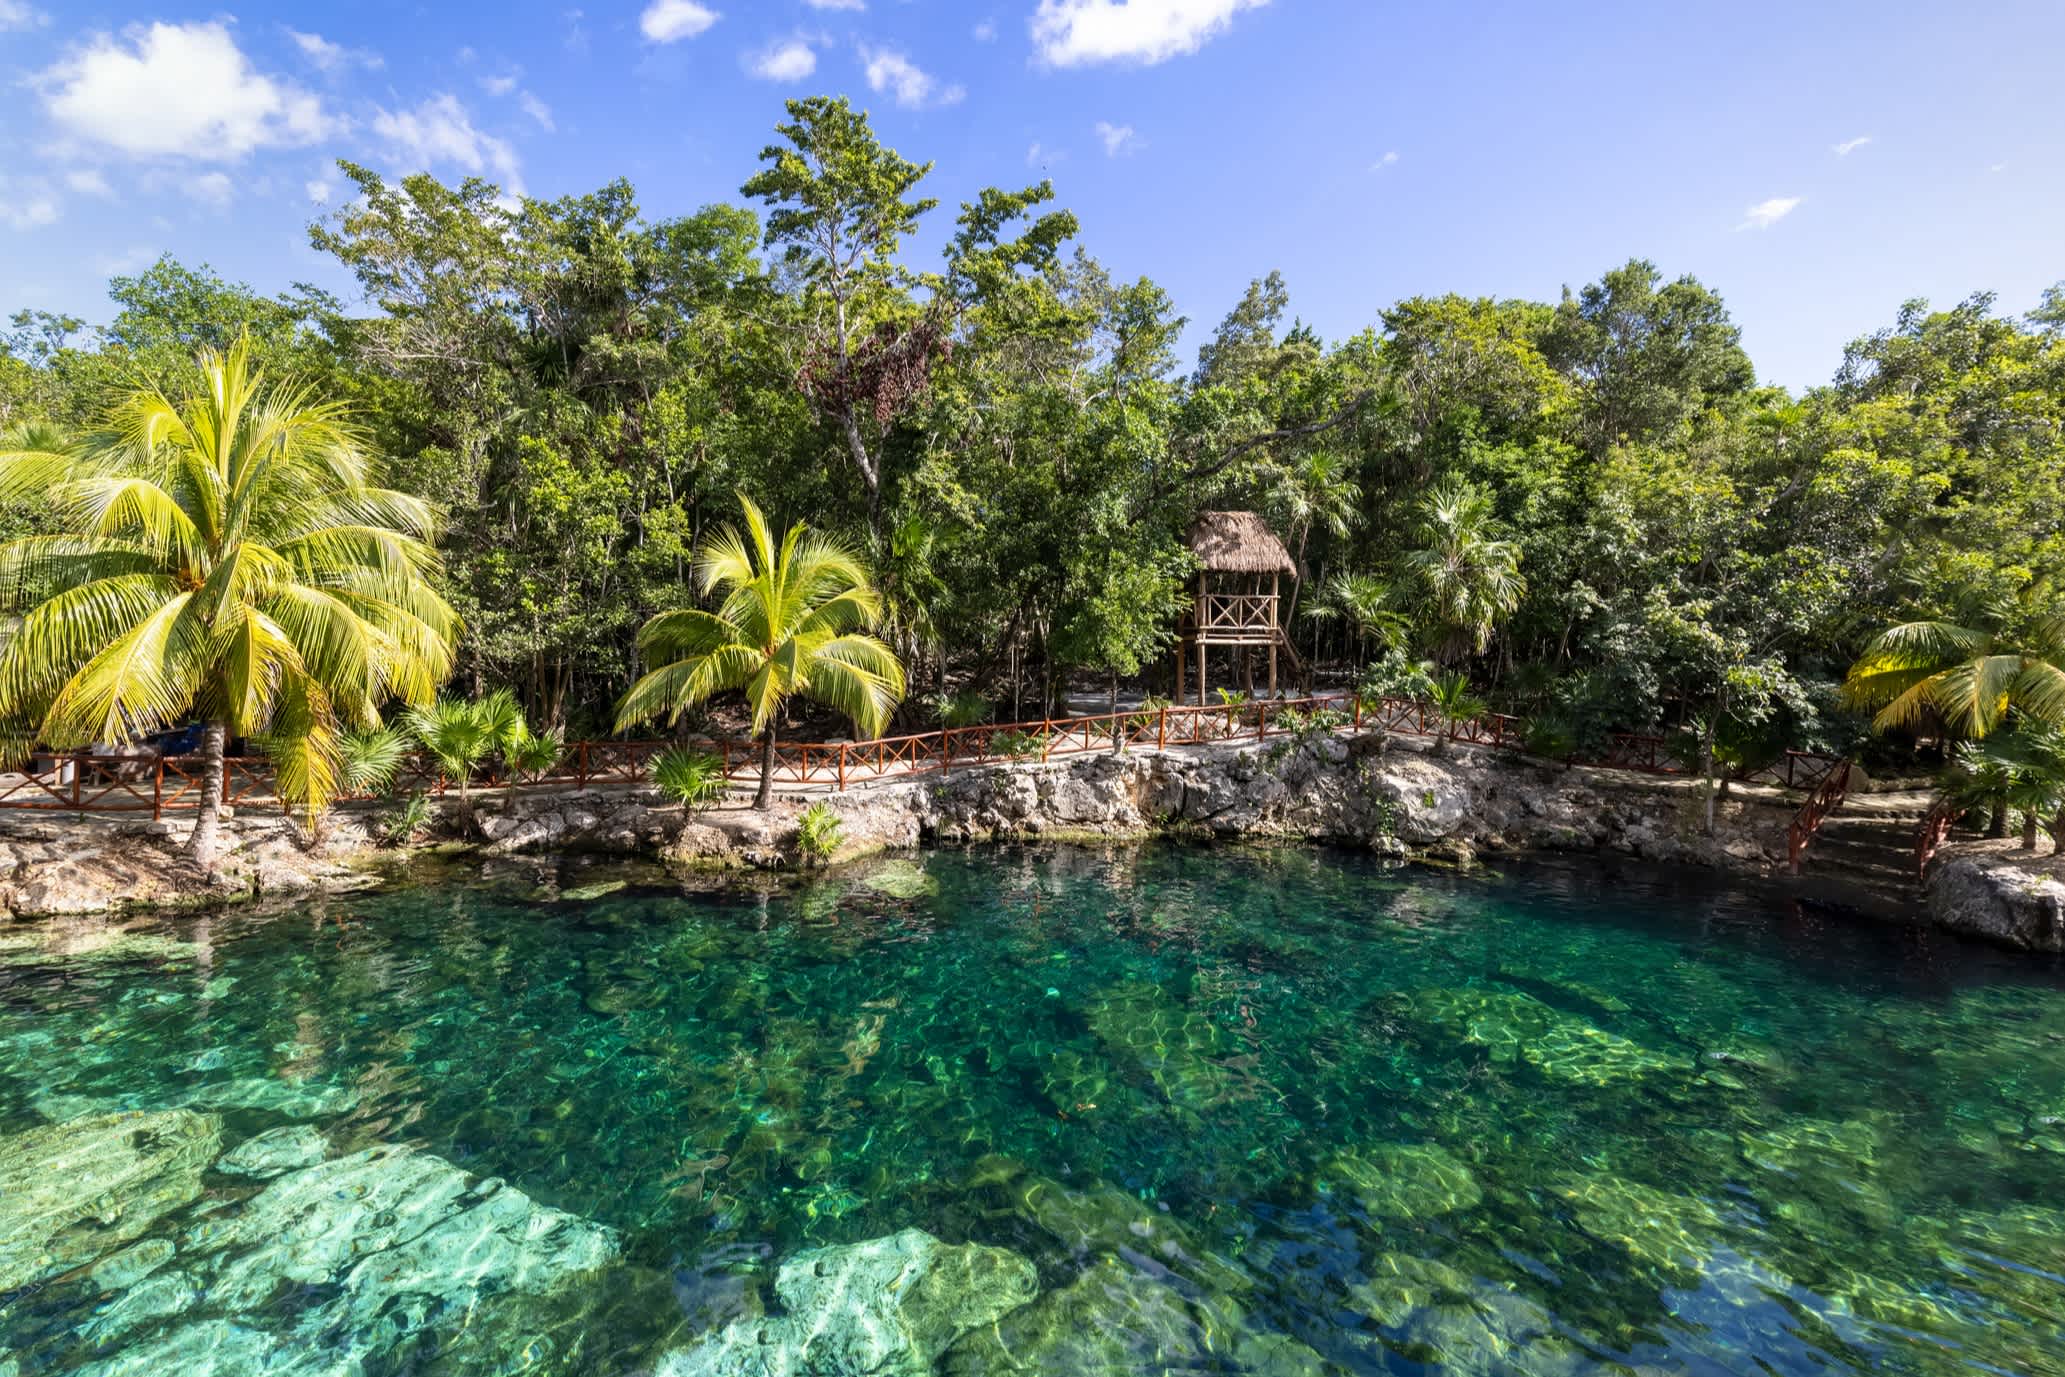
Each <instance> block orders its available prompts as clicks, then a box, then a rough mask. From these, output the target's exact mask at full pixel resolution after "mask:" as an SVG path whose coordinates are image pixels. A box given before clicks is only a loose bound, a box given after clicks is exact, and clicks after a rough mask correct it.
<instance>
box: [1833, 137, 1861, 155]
mask: <svg viewBox="0 0 2065 1377" xmlns="http://www.w3.org/2000/svg"><path fill="white" fill-rule="evenodd" d="M1870 142H1871V135H1869V134H1860V135H1858V136H1857V137H1856V138H1854V139H1844V140H1843V141H1842V142H1841V143H1839V144H1832V145H1830V147H1829V152H1831V153H1833V154H1835V155H1836V156H1837V157H1838V158H1847V157H1849V156H1850V155H1851V154H1852V153H1855V152H1856V151H1857V150H1858V149H1860V148H1862V147H1864V146H1865V145H1866V144H1868V143H1870Z"/></svg>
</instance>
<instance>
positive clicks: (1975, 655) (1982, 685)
mask: <svg viewBox="0 0 2065 1377" xmlns="http://www.w3.org/2000/svg"><path fill="white" fill-rule="evenodd" d="M1843 694H1844V696H1845V697H1846V698H1847V699H1848V700H1849V701H1850V702H1851V703H1853V704H1855V705H1856V706H1858V707H1863V708H1873V709H1876V710H1877V716H1876V717H1874V718H1873V719H1872V725H1873V726H1875V727H1876V728H1878V729H1879V730H1880V731H1892V730H1895V729H1903V728H1913V727H1916V726H1920V725H1923V724H1924V723H1927V722H1929V721H1931V720H1932V719H1933V720H1935V721H1939V722H1941V723H1942V724H1943V726H1944V727H1945V728H1946V729H1948V730H1949V731H1950V732H1952V733H1954V734H1955V735H1958V736H1966V737H1973V738H1978V737H1983V736H1985V735H1987V734H1988V733H1989V732H1992V731H1994V730H1996V729H1997V728H1998V727H1999V726H2000V725H2001V723H2002V722H2003V721H2004V720H2005V719H2006V718H2007V716H2008V712H2009V710H2010V709H2014V710H2017V711H2019V712H2021V713H2023V714H2026V715H2027V716H2029V717H2033V718H2036V719H2038V720H2039V721H2044V722H2053V723H2065V620H2060V619H2055V618H2054V619H2049V620H2045V621H2039V622H2038V623H2037V624H2036V625H2035V627H2034V628H2033V630H2032V631H2031V632H2030V633H2029V634H2027V635H2025V636H2010V635H2007V634H2005V633H2001V632H1994V631H1986V630H1980V629H1977V628H1974V627H1968V626H1958V625H1955V624H1953V623H1951V622H1945V621H1919V622H1906V623H1903V624H1902V625H1899V626H1894V627H1889V628H1888V629H1887V630H1885V631H1883V632H1881V633H1880V634H1879V635H1878V637H1877V638H1876V639H1874V640H1873V641H1872V643H1871V644H1870V645H1868V646H1866V647H1865V650H1864V654H1863V655H1861V656H1859V657H1858V659H1857V662H1856V663H1855V664H1853V665H1852V666H1850V673H1849V676H1848V677H1847V678H1846V679H1845V680H1844V682H1843Z"/></svg>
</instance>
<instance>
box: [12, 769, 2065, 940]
mask: <svg viewBox="0 0 2065 1377" xmlns="http://www.w3.org/2000/svg"><path fill="white" fill-rule="evenodd" d="M819 800H822V801H823V802H825V803H826V804H827V805H828V806H829V807H830V808H831V809H832V810H833V811H834V812H836V813H837V814H838V816H839V818H840V822H841V828H840V836H839V846H838V850H837V852H836V854H835V856H834V857H833V859H834V860H835V861H843V860H850V859H854V858H856V857H859V856H863V855H867V854H870V853H874V852H878V851H883V850H892V849H902V848H909V847H915V846H920V845H925V844H952V843H968V842H981V841H989V840H1026V839H1047V840H1055V841H1076V842H1083V841H1111V840H1133V839H1143V838H1148V837H1153V836H1158V835H1169V834H1176V835H1190V836H1200V837H1215V838H1238V839H1250V840H1270V841H1285V842H1321V843H1329V844H1336V845H1345V846H1354V847H1359V848H1367V849H1372V850H1375V851H1378V852H1380V853H1382V854H1385V855H1389V856H1394V857H1397V858H1399V859H1401V860H1407V859H1422V860H1435V861H1442V862H1449V863H1461V864H1468V863H1470V862H1472V861H1474V860H1477V859H1479V858H1483V857H1488V856H1494V855H1501V854H1515V853H1528V852H1551V853H1605V854H1612V855H1618V856H1625V857H1630V858H1634V859H1638V860H1642V861H1648V862H1653V863H1661V864H1673V865H1690V866H1699V867H1706V868H1713V869H1719V870H1726V871H1731V872H1734V873H1737V874H1742V875H1749V876H1769V875H1775V874H1779V873H1781V872H1783V871H1784V869H1785V865H1786V827H1787V825H1788V823H1789V822H1790V821H1791V819H1792V816H1793V812H1794V810H1795V807H1796V804H1795V802H1794V801H1793V800H1791V799H1790V798H1787V797H1785V796H1783V795H1780V794H1777V793H1775V792H1772V791H1768V790H1746V791H1740V792H1738V793H1737V794H1736V795H1735V796H1733V797H1726V798H1724V799H1723V800H1722V801H1721V803H1720V805H1719V808H1718V810H1717V818H1716V826H1715V829H1714V832H1713V834H1712V835H1707V834H1706V832H1705V831H1704V829H1703V827H1702V826H1701V819H1700V816H1699V807H1698V802H1697V796H1696V792H1695V791H1694V790H1693V789H1692V788H1690V787H1688V785H1687V783H1686V782H1684V781H1676V780H1669V779H1658V778H1653V777H1648V776H1643V775H1636V774H1631V773H1627V772H1621V771H1608V770H1595V769H1587V768H1583V767H1563V766H1557V765H1553V764H1549V763H1546V762H1539V761H1532V760H1526V759H1520V758H1516V757H1514V756H1511V755H1508V754H1499V753H1493V752H1489V751H1480V750H1476V749H1473V748H1468V747H1456V748H1454V749H1452V750H1451V751H1449V752H1446V753H1443V752H1436V751H1430V750H1428V749H1426V748H1425V747H1424V745H1423V744H1422V743H1418V742H1413V743H1410V744H1407V743H1401V742H1398V741H1395V740H1393V741H1387V740H1386V739H1384V738H1382V737H1379V736H1363V737H1344V736H1338V735H1330V734H1314V735H1309V736H1306V737H1302V738H1299V737H1290V736H1286V737H1280V738H1277V739H1275V740H1271V741H1262V742H1257V741H1242V742H1237V743H1234V742H1229V743H1222V744H1220V745H1216V746H1209V747H1201V748H1187V749H1183V750H1172V751H1153V750H1143V751H1134V752H1130V753H1127V754H1123V755H1106V754H1094V755H1076V756H1069V757H1065V758H1061V759H1056V760H1054V761H1051V762H1048V763H1044V764H1043V763H1039V762H1029V763H1024V764H1015V765H995V766H985V767H978V768H973V769H964V770H956V771H955V772H954V773H953V774H952V775H937V774H934V775H925V776H920V777H916V778H912V779H907V780H887V781H881V782H877V783H873V784H870V785H868V786H866V787H860V788H855V789H853V790H851V791H850V792H847V793H843V794H840V793H827V792H818V791H813V792H810V793H798V794H784V795H781V796H779V797H778V799H777V806H776V808H775V809H774V810H773V811H772V812H769V813H760V812H756V811H754V810H752V809H750V808H747V807H744V806H740V805H737V804H733V805H729V806H723V807H719V808H715V809H711V810H708V811H705V812H699V813H697V814H696V815H694V816H693V817H689V816H685V815H684V814H683V812H682V810H681V809H680V808H679V807H678V806H675V805H671V804H668V803H667V802H666V801H665V800H664V799H662V798H661V797H660V795H658V794H657V792H655V791H654V790H652V789H650V788H644V787H623V786H619V787H615V788H588V789H567V790H536V791H526V792H508V793H503V794H499V795H498V794H494V793H488V794H485V795H482V796H480V797H479V798H478V799H477V800H476V814H477V818H476V821H477V831H476V833H475V835H474V836H473V837H471V838H470V839H468V840H466V841H463V842H462V841H460V840H458V839H456V838H453V837H450V836H447V837H445V838H444V839H442V840H432V841H430V842H428V843H426V844H419V845H415V846H412V847H409V848H402V849H392V848H383V847H382V846H380V845H379V844H378V843H377V842H376V840H375V836H376V833H377V831H378V826H377V816H376V815H377V810H375V809H370V808H365V807H357V808H346V809H340V810H338V812H337V813H335V814H334V815H333V816H332V817H331V818H330V819H329V820H328V821H327V822H326V825H325V828H324V830H323V832H322V834H321V835H320V836H318V837H315V838H309V837H307V836H306V835H304V834H303V833H302V831H301V830H300V829H299V827H298V826H296V825H295V824H294V823H293V822H292V821H291V820H289V819H287V818H285V817H283V816H282V815H280V814H279V813H278V812H277V811H276V810H274V809H272V808H270V807H266V808H263V809H259V810H254V811H249V812H246V813H244V814H241V815H239V816H237V817H235V818H233V819H230V820H229V821H228V823H227V825H226V832H227V834H228V837H229V839H230V843H231V849H230V850H229V853H228V855H227V857H226V860H225V862H224V865H223V867H222V870H221V873H220V874H219V876H218V877H217V879H216V882H215V883H213V884H210V883H209V882H208V881H207V879H206V878H205V877H203V876H202V875H201V874H199V873H198V872H197V871H195V870H194V869H193V868H192V867H191V866H189V865H187V864H186V863H185V862H184V860H183V859H182V858H181V857H180V856H179V854H178V843H179V841H180V839H181V835H182V834H183V832H184V830H185V824H181V823H164V824H150V823H124V822H121V821H114V820H109V819H105V818H85V819H79V818H74V817H71V816H68V815H55V816H51V815H43V816H41V817H37V818H31V819H29V820H27V821H24V820H21V819H20V818H4V819H0V905H4V907H5V909H6V910H7V912H8V913H9V914H11V915H12V916H13V917H16V918H39V917H49V916H57V915H67V914H86V913H99V912H108V911H112V910H120V909H124V908H135V907H159V908H165V907H193V906H205V905H212V904H219V903H224V902H230V901H235V900H241V899H249V898H256V897H267V898H276V897H292V896H295V895H303V894H311V893H336V892H345V891H351V890H356V889H363V888H368V887H372V886H375V885H378V884H380V883H382V882H383V881H384V880H385V879H386V878H387V876H388V875H389V874H390V873H391V872H392V871H393V869H394V868H395V867H396V866H397V865H398V864H400V863H402V862H404V861H406V860H408V859H409V858H410V857H412V856H417V855H421V854H424V853H426V852H435V851H445V852H454V853H467V854H477V855H482V856H487V857H494V856H514V855H521V854H536V853H552V852H561V853H568V854H577V853H578V854H601V855H613V856H624V857H644V858H649V859H657V860H660V861H662V862H664V863H666V864H668V865H670V866H672V867H675V868H677V869H694V870H716V871H723V870H784V869H791V868H794V867H796V866H798V865H799V864H800V859H799V857H798V854H797V850H796V844H795V837H796V831H797V823H796V820H797V817H798V815H799V814H800V812H801V811H802V809H803V807H804V806H805V805H806V804H807V803H809V802H814V801H819ZM1828 897H1830V898H1833V899H1836V900H1838V901H1844V900H1846V899H1854V900H1855V901H1856V902H1857V904H1858V906H1861V907H1867V908H1873V909H1875V910H1877V911H1878V912H1881V913H1892V914H1894V915H1895V916H1907V917H1915V916H1925V917H1927V918H1928V919H1930V920H1932V921H1933V922H1935V923H1936V924H1937V925H1938V926H1941V927H1943V928H1945V929H1947V930H1950V931H1954V932H1959V933H1963V934H1967V935H1971V936H1977V937H1982V938H1986V939H1988V940H1992V941H1996V942H2001V943H2004V944H2006V945H2010V946H2016V947H2022V948H2025V949H2028V950H2034V951H2061V950H2065V884H2061V883H2060V882H2059V881H2058V880H2057V879H2056V878H2051V877H2047V876H2044V875H2042V874H2040V873H2032V872H2031V871H2029V870H2028V869H2027V868H2018V867H2017V866H2015V865H2014V864H2013V863H2012V862H2010V861H2005V860H2003V859H2001V858H1999V857H1991V856H1988V857H1964V856H1956V855H1953V856H1950V857H1948V858H1947V859H1946V860H1945V861H1944V862H1943V863H1941V864H1939V865H1938V866H1937V867H1936V869H1935V870H1934V872H1933V874H1932V880H1931V883H1930V885H1929V887H1928V889H1927V892H1926V899H1925V900H1921V896H1906V895H1899V894H1890V895H1889V894H1887V893H1884V892H1874V893H1866V892H1861V891H1860V892H1859V893H1858V894H1856V895H1854V896H1852V895H1845V894H1843V893H1840V892H1837V893H1834V894H1829V895H1828ZM1918 900H1921V902H1919V903H1918V902H1917V901H1918ZM1917 907H1920V908H1922V909H1923V910H1924V912H1923V913H1922V914H1920V915H1917V914H1916V913H1915V912H1914V910H1915V909H1916V908H1917ZM1903 911H1904V912H1903Z"/></svg>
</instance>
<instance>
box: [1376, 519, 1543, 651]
mask: <svg viewBox="0 0 2065 1377" xmlns="http://www.w3.org/2000/svg"><path fill="white" fill-rule="evenodd" d="M1413 535H1414V538H1415V539H1416V540H1417V541H1418V542H1419V547H1418V548H1417V549H1414V550H1410V551H1408V552H1407V553H1406V555H1405V558H1404V560H1403V561H1402V564H1403V569H1404V574H1405V579H1404V582H1405V584H1406V589H1405V592H1406V594H1407V596H1408V597H1409V598H1410V600H1411V601H1412V603H1413V604H1414V605H1415V608H1416V610H1417V611H1418V613H1419V615H1420V620H1421V624H1422V625H1423V626H1424V627H1425V629H1426V636H1427V643H1428V644H1427V648H1428V649H1429V650H1430V651H1431V652H1433V654H1434V655H1435V657H1436V658H1437V659H1440V660H1442V661H1443V662H1444V663H1446V662H1449V661H1453V660H1456V659H1459V658H1461V657H1462V656H1464V655H1468V654H1476V655H1482V654H1483V653H1484V652H1485V651H1486V650H1488V649H1490V647H1491V635H1492V631H1493V630H1494V629H1495V628H1496V627H1497V625H1498V623H1499V622H1500V621H1502V620H1504V619H1505V618H1506V617H1507V616H1509V615H1510V614H1511V613H1512V611H1513V609H1514V608H1516V607H1518V606H1519V605H1520V598H1521V595H1522V594H1524V593H1525V592H1526V591H1527V582H1526V580H1525V579H1523V578H1521V576H1520V547H1519V546H1518V545H1516V544H1514V543H1513V542H1512V541H1510V540H1506V539H1504V538H1503V536H1502V528H1501V527H1500V526H1499V524H1498V522H1497V520H1496V519H1494V517H1493V516H1492V506H1491V497H1490V495H1489V494H1488V493H1486V492H1485V491H1484V490H1483V489H1482V488H1479V487H1476V486H1474V485H1473V484H1470V483H1465V482H1462V481H1461V480H1459V479H1449V480H1447V481H1445V482H1443V483H1441V484H1440V485H1439V486H1438V487H1436V488H1435V489H1434V490H1433V491H1432V492H1430V493H1428V494H1427V496H1426V498H1425V499H1424V500H1423V501H1422V502H1421V504H1420V513H1419V521H1418V523H1417V525H1416V526H1415V527H1414V531H1413Z"/></svg>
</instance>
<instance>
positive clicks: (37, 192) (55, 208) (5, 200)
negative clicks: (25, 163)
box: [0, 177, 63, 230]
mask: <svg viewBox="0 0 2065 1377" xmlns="http://www.w3.org/2000/svg"><path fill="white" fill-rule="evenodd" d="M62 209H63V206H62V204H61V203H60V202H59V201H58V199H57V193H56V192H54V191H52V190H51V189H50V183H49V182H47V181H45V180H44V179H43V178H41V177H32V178H29V179H27V180H25V181H19V182H16V181H10V180H9V179H7V178H6V177H0V221H4V222H5V223H6V225H7V227H8V228H9V229H16V230H33V229H42V228H43V227H44V226H45V225H54V224H56V223H57V217H58V214H59V212H60V211H61V210H62Z"/></svg>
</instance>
